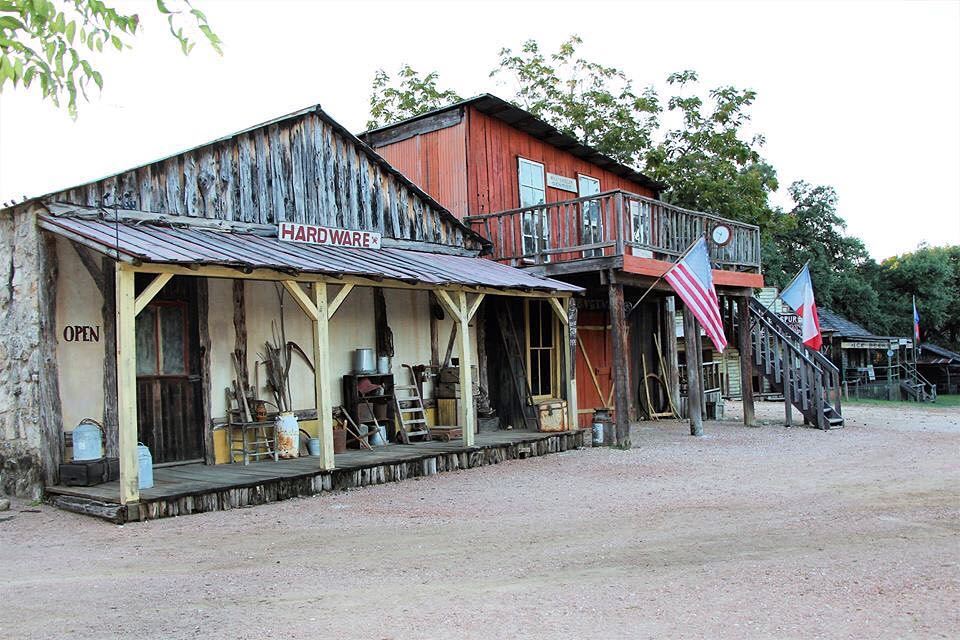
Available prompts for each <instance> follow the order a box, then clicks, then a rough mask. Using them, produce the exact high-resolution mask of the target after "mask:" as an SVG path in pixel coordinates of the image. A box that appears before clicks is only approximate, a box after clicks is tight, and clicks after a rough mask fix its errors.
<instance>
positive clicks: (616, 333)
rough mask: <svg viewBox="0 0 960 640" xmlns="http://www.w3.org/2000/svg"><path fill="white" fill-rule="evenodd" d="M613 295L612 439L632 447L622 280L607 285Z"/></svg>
mask: <svg viewBox="0 0 960 640" xmlns="http://www.w3.org/2000/svg"><path fill="white" fill-rule="evenodd" d="M607 291H608V295H609V299H610V326H611V328H612V331H611V341H612V342H613V388H614V393H613V395H614V403H613V406H614V411H616V421H615V424H616V427H615V429H614V434H613V435H614V437H613V439H612V442H610V443H609V444H613V445H614V446H618V447H622V448H624V449H629V448H630V404H631V402H632V398H631V396H632V393H631V392H630V369H629V367H630V363H629V362H628V361H627V354H628V353H629V344H628V342H627V341H628V333H627V318H626V313H625V312H624V306H623V285H622V284H619V283H615V284H610V285H608V286H607Z"/></svg>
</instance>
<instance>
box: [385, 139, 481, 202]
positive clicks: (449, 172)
mask: <svg viewBox="0 0 960 640" xmlns="http://www.w3.org/2000/svg"><path fill="white" fill-rule="evenodd" d="M466 131H467V129H466V120H462V121H461V122H460V124H456V125H453V126H452V127H446V128H444V129H438V130H437V131H430V132H429V133H421V134H418V135H415V136H413V137H411V138H407V139H406V140H400V141H399V142H394V143H393V144H388V145H385V146H382V147H379V148H377V153H379V154H380V155H381V156H383V158H384V159H385V160H386V161H387V162H389V163H390V164H392V165H393V166H394V167H396V168H397V169H398V170H400V171H401V172H402V173H403V174H404V175H406V176H407V177H408V178H410V179H411V180H413V182H414V183H415V184H416V185H417V186H418V187H420V188H421V189H423V190H424V191H426V192H427V193H429V194H430V195H431V196H433V198H434V199H435V200H436V201H437V202H439V203H440V204H442V205H443V206H445V207H446V208H447V209H449V210H450V211H451V212H452V213H453V214H454V215H456V216H457V217H458V218H463V217H464V216H465V215H467V149H466Z"/></svg>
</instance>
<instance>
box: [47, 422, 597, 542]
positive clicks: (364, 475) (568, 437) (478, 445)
mask: <svg viewBox="0 0 960 640" xmlns="http://www.w3.org/2000/svg"><path fill="white" fill-rule="evenodd" d="M585 433H586V432H585V431H564V432H558V433H540V432H534V431H510V430H504V431H496V432H484V433H479V434H476V440H475V443H474V445H473V446H468V445H466V444H464V443H463V441H462V440H454V441H452V442H437V441H430V442H420V443H417V444H409V445H403V444H390V445H387V446H384V447H378V448H375V449H374V450H373V451H365V450H357V451H349V452H347V453H341V454H337V455H336V456H335V467H334V468H333V469H330V470H325V469H324V468H323V467H324V465H323V459H322V458H320V457H301V458H296V459H293V460H281V461H279V462H272V461H269V462H256V463H252V464H249V465H242V464H219V465H205V464H202V463H195V464H185V465H179V466H170V467H158V468H156V469H154V486H153V487H152V488H150V489H143V490H141V491H140V502H139V504H127V505H124V504H121V499H120V482H119V481H115V482H109V483H106V484H101V485H97V486H93V487H67V486H63V485H57V486H54V487H47V490H46V491H47V496H48V498H47V499H48V501H49V502H50V503H51V504H53V505H55V506H57V507H60V508H62V509H66V510H68V511H75V512H77V513H83V514H86V515H91V516H95V517H99V518H103V519H106V520H109V521H111V522H115V523H123V522H131V521H136V520H153V519H156V518H166V517H172V516H181V515H187V514H191V513H203V512H207V511H226V510H229V509H237V508H241V507H248V506H254V505H258V504H265V503H268V502H277V501H280V500H286V499H289V498H296V497H302V496H309V495H315V494H318V493H322V492H325V491H336V490H343V489H350V488H354V487H362V486H367V485H374V484H384V483H387V482H399V481H401V480H405V479H407V478H415V477H421V476H430V475H435V474H437V473H442V472H444V471H456V470H458V469H470V468H473V467H482V466H485V465H490V464H497V463H500V462H503V461H505V460H517V459H521V458H526V457H534V456H541V455H546V454H550V453H559V452H561V451H567V450H569V449H576V448H578V447H581V446H583V442H584V434H585Z"/></svg>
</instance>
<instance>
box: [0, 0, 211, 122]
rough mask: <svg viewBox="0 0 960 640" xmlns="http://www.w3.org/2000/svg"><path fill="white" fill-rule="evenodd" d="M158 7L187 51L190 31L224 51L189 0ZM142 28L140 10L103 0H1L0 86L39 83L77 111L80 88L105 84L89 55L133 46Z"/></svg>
mask: <svg viewBox="0 0 960 640" xmlns="http://www.w3.org/2000/svg"><path fill="white" fill-rule="evenodd" d="M157 10H158V11H159V12H160V13H161V14H163V15H164V16H166V18H167V24H168V26H169V28H170V33H171V35H172V36H173V37H174V38H175V39H176V40H177V42H178V43H179V44H180V49H181V51H183V53H184V54H188V53H190V51H191V50H192V49H193V47H194V45H195V42H194V39H195V38H196V37H197V36H195V35H194V34H193V33H192V31H197V32H199V34H200V36H201V37H203V38H204V39H205V40H206V41H207V42H208V43H209V44H210V46H211V47H213V49H214V50H216V51H217V52H218V53H221V46H220V45H221V44H222V43H221V41H220V38H219V37H217V35H216V34H215V33H214V32H213V30H211V28H210V25H209V24H208V23H207V17H206V15H204V13H203V12H202V11H200V10H199V9H197V8H196V7H194V6H193V4H192V3H191V1H190V0H167V1H166V2H164V0H157ZM185 25H186V26H185ZM140 28H141V27H140V16H139V15H138V14H136V13H124V12H122V11H120V10H118V9H116V8H114V7H111V6H108V5H107V4H106V3H104V2H102V1H101V0H57V1H56V2H54V1H52V0H0V92H2V91H3V88H4V85H6V83H7V81H10V83H11V85H12V86H13V88H14V89H16V88H18V87H20V88H23V89H30V87H31V86H33V85H34V83H36V85H38V86H39V89H40V95H41V96H42V97H43V98H45V99H49V100H51V101H52V102H53V103H54V104H55V105H57V106H60V104H61V101H66V105H67V111H68V112H69V113H70V115H71V117H76V115H77V96H78V94H79V95H82V96H83V97H84V98H87V89H89V88H90V85H91V83H92V84H94V85H96V86H97V88H99V89H102V88H103V76H102V75H101V74H100V72H99V71H97V69H96V67H95V65H94V64H93V62H91V57H90V56H91V55H93V56H96V55H98V54H101V53H103V50H104V48H105V47H107V48H110V47H112V48H114V49H116V50H117V51H122V50H123V49H127V48H130V46H131V45H130V42H131V40H132V38H133V37H134V36H136V35H137V33H138V32H139V31H140ZM185 29H186V31H185Z"/></svg>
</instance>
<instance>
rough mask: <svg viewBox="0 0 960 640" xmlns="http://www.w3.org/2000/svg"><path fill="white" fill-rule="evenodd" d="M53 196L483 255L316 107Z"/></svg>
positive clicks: (446, 216) (448, 220)
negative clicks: (311, 227)
mask: <svg viewBox="0 0 960 640" xmlns="http://www.w3.org/2000/svg"><path fill="white" fill-rule="evenodd" d="M52 197H53V198H54V199H56V200H62V201H66V202H71V203H75V204H81V205H88V206H102V207H117V208H120V209H132V210H140V211H148V212H154V213H166V214H171V215H184V216H192V217H199V218H213V219H221V220H233V221H239V222H251V223H259V224H277V223H279V222H281V221H291V222H304V223H310V224H320V225H327V226H335V227H346V228H350V229H365V230H372V231H377V232H379V233H382V234H383V235H384V236H386V237H389V238H397V239H405V240H415V241H423V242H433V243H439V244H447V245H451V246H456V247H466V248H469V249H479V248H480V243H479V241H478V239H477V238H476V237H474V236H472V235H471V234H470V233H469V232H468V231H467V230H466V229H465V228H464V227H462V226H461V225H460V224H459V223H458V222H457V221H456V219H455V218H454V217H453V216H452V215H450V214H449V213H448V212H445V211H443V210H442V209H441V208H440V207H438V206H437V205H436V203H433V202H431V201H430V199H429V198H428V197H426V196H425V194H423V195H422V192H420V190H419V189H418V188H417V187H416V186H414V185H413V184H412V183H411V182H409V181H408V180H407V179H406V178H403V177H401V176H400V175H399V172H397V171H396V170H393V169H392V168H391V167H390V166H389V165H388V164H387V162H386V161H384V160H383V159H382V158H380V157H379V156H377V155H376V154H375V153H374V152H373V151H372V150H370V149H369V147H366V146H365V145H363V144H362V143H360V142H359V141H357V140H356V138H354V137H353V136H351V135H350V134H349V133H348V132H346V130H344V129H343V128H342V127H340V126H339V125H337V124H336V123H335V122H334V121H332V120H330V119H329V117H328V116H326V114H324V113H323V112H321V111H319V110H318V109H317V110H310V111H306V112H301V113H299V114H295V115H293V116H289V117H287V118H283V119H280V120H277V121H275V122H272V123H269V124H266V125H262V126H260V127H256V128H254V129H250V130H247V131H244V132H241V133H238V134H235V135H233V136H231V137H228V138H225V139H221V140H218V141H215V142H212V143H210V144H207V145H204V146H201V147H197V148H196V149H192V150H190V151H186V152H184V153H181V154H179V155H176V156H172V157H170V158H166V159H164V160H159V161H157V162H154V163H152V164H148V165H145V166H142V167H139V168H136V169H132V170H130V171H127V172H125V173H121V174H118V175H115V176H111V177H108V178H104V179H102V180H98V181H96V182H91V183H89V184H86V185H83V186H80V187H76V188H73V189H69V190H67V191H63V192H60V193H57V194H54V195H53V196H52Z"/></svg>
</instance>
